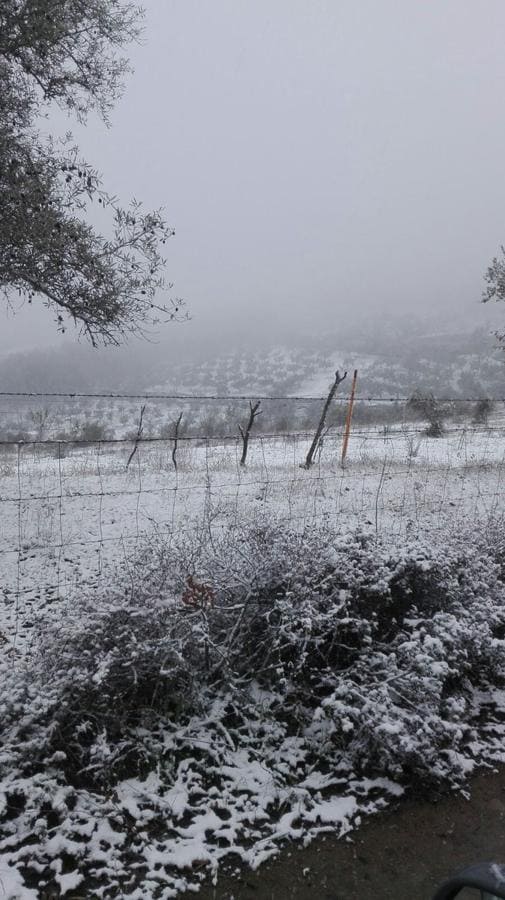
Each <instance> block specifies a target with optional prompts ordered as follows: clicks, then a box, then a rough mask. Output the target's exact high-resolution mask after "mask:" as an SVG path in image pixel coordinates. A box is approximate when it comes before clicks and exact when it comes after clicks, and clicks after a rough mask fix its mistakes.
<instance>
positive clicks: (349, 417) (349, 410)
mask: <svg viewBox="0 0 505 900" xmlns="http://www.w3.org/2000/svg"><path fill="white" fill-rule="evenodd" d="M357 380H358V370H357V369H355V370H354V375H353V379H352V387H351V396H350V397H349V406H348V408H347V415H346V417H345V427H344V440H343V441H342V459H341V465H342V467H343V465H344V463H345V458H346V456H347V447H348V445H349V435H350V433H351V422H352V411H353V407H354V396H355V394H356V382H357Z"/></svg>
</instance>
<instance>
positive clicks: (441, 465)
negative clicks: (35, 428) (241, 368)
mask: <svg viewBox="0 0 505 900" xmlns="http://www.w3.org/2000/svg"><path fill="white" fill-rule="evenodd" d="M504 437H505V434H504V430H503V423H502V422H501V421H499V420H495V421H494V422H493V423H492V425H491V427H489V428H466V429H464V428H461V427H458V428H455V427H454V428H453V430H452V431H451V430H450V429H448V430H447V432H446V434H445V435H444V436H443V437H441V438H438V439H430V438H427V437H426V436H425V435H423V434H422V433H421V431H420V430H419V429H414V428H413V427H409V428H408V429H404V430H402V429H401V428H397V429H387V430H381V431H379V430H378V429H377V430H372V429H369V430H367V431H362V432H359V431H358V430H356V431H355V432H354V434H353V436H352V439H351V443H350V446H349V453H348V459H347V461H346V464H345V466H344V467H342V465H341V462H340V450H341V437H340V436H339V435H333V436H332V435H331V434H330V435H327V436H326V438H325V441H324V445H323V447H322V451H321V454H320V455H319V456H318V458H317V460H316V462H315V464H314V465H313V467H312V468H311V469H310V470H306V469H305V468H303V467H302V466H301V463H303V461H304V459H305V455H306V453H307V450H308V447H309V444H310V436H309V435H296V436H290V437H285V438H275V439H274V438H268V437H263V438H259V437H256V436H255V437H254V438H253V440H252V441H251V445H250V450H249V457H248V461H247V466H246V467H245V468H242V467H241V466H240V464H239V460H240V450H241V447H240V446H239V443H238V442H236V441H234V440H231V441H230V440H229V441H222V440H221V441H217V440H216V441H210V440H209V441H204V442H202V441H199V440H194V441H181V443H180V444H179V448H178V454H177V463H178V465H177V469H175V468H174V465H173V460H172V449H173V445H172V443H171V442H170V441H162V440H151V441H146V442H141V443H139V444H138V446H137V448H136V450H135V453H134V455H133V456H131V454H132V451H133V450H134V449H135V448H134V445H133V444H132V443H124V442H109V443H106V442H104V443H101V444H98V445H97V444H90V445H80V446H70V445H66V444H63V443H59V444H58V443H55V444H24V445H22V444H19V445H18V446H17V447H14V448H9V449H4V451H3V452H2V455H1V457H0V514H1V516H2V519H1V521H2V527H1V532H0V565H1V566H2V572H1V585H2V592H3V603H2V619H1V623H0V632H1V633H2V637H3V638H4V640H3V641H2V645H1V647H0V649H1V650H2V656H1V657H0V663H1V672H2V679H3V686H2V684H1V682H0V723H1V727H2V729H3V731H2V741H1V742H0V822H1V824H2V828H1V830H0V897H2V896H3V897H5V898H6V900H19V898H27V900H29V898H34V900H35V898H36V897H38V896H40V891H39V887H40V884H43V885H51V886H53V887H54V885H57V886H58V888H59V890H60V891H61V893H62V894H65V893H66V894H68V896H69V897H73V896H74V893H73V892H74V891H76V893H75V896H97V897H102V898H104V900H107V898H110V900H112V898H117V897H129V898H130V900H157V898H163V900H169V898H172V897H175V896H177V894H178V893H179V892H181V891H183V890H185V889H191V890H196V889H197V887H198V884H199V882H200V880H201V878H202V877H203V876H204V874H212V875H214V876H215V877H217V874H218V872H219V869H220V867H221V866H222V865H223V864H225V865H227V866H229V867H231V868H233V867H234V866H237V864H238V863H245V864H248V865H251V866H258V865H260V864H261V863H262V862H263V861H264V860H265V859H267V858H269V857H270V856H272V855H273V854H275V853H276V852H278V850H279V848H280V847H282V846H283V845H285V844H286V842H291V841H300V842H304V841H309V840H310V839H311V838H312V837H314V835H316V834H319V833H321V832H325V831H329V832H333V833H337V834H340V835H343V834H346V833H347V832H348V831H350V830H351V829H354V828H356V827H358V826H359V824H360V822H361V820H362V818H363V817H364V816H366V815H369V814H371V813H374V812H377V811H379V810H380V809H382V808H384V807H385V806H386V805H388V804H389V803H390V802H391V801H392V800H394V799H395V798H396V797H398V796H400V795H401V794H402V793H403V792H404V791H405V790H406V789H408V788H409V785H410V783H411V781H412V780H416V779H419V780H420V781H421V783H424V782H426V783H428V784H429V783H431V782H434V783H436V784H438V785H441V786H442V787H448V786H452V787H455V786H458V785H461V783H462V781H463V780H464V778H465V776H466V775H468V774H470V773H471V772H472V771H474V770H475V768H476V767H478V766H483V765H484V766H485V765H494V764H497V763H502V762H505V753H504V751H503V740H504V735H505V713H504V710H505V691H504V689H503V687H504V685H503V673H504V668H505V639H504V637H503V635H504V634H505V582H504V579H503V571H502V569H503V565H502V562H503V555H504V548H503V540H502V529H501V524H500V523H501V520H502V517H503V514H504V513H505V502H504V497H505V492H504V490H503V474H504V463H505V444H504ZM130 457H131V459H130ZM129 459H130V464H129V465H128V460H129ZM256 523H258V527H256ZM487 525H489V528H487ZM252 526H254V527H252ZM326 537H327V540H326ZM185 538H187V541H185ZM137 553H140V554H143V555H141V556H140V557H139V558H138V559H137V558H136V554H137ZM139 560H141V561H139ZM119 570H121V571H119ZM188 573H189V574H191V573H195V577H196V579H197V581H196V593H195V592H194V587H193V588H191V587H189V588H188V587H187V585H189V586H191V585H192V584H193V586H194V582H191V579H189V580H188ZM185 585H186V590H185ZM199 585H200V586H199ZM202 585H203V588H202ZM205 585H211V588H207V587H205ZM97 588H98V589H97ZM202 589H203V593H201V591H202ZM188 590H189V594H188V593H187V591H188ZM199 590H200V593H199V592H198V591H199ZM215 598H217V599H216V602H215V603H214V599H215ZM251 598H253V599H251ZM39 636H41V640H42V643H41V644H40V645H39V646H38V647H37V641H36V640H35V639H36V638H38V637H39ZM13 649H14V652H13ZM27 650H28V651H31V650H33V652H28V653H26V652H25V651H27ZM171 667H172V668H171ZM152 673H154V676H153V677H154V682H155V685H156V687H155V689H154V694H152V693H149V691H150V690H151V689H150V687H149V685H150V681H149V679H150V678H151V676H152ZM216 673H219V675H220V677H219V678H216ZM265 673H266V674H265ZM221 676H222V677H221ZM160 683H163V685H164V686H163V688H162V689H160V691H159V692H158V685H159V684H160ZM138 684H140V685H143V686H144V688H142V690H145V691H147V693H146V694H143V693H142V690H141V692H140V696H139V695H138V694H137V685H138ZM164 692H166V695H167V696H168V698H169V701H170V704H172V705H169V707H168V711H167V710H166V709H165V708H164V707H163V706H161V707H160V709H159V710H158V709H157V708H156V706H155V698H156V697H159V696H165V693H164ZM146 698H147V705H146V707H145V708H144V706H143V705H142V704H143V702H144V701H145V700H146ZM139 703H140V705H139ZM136 704H137V705H136ZM116 708H117V713H116ZM132 709H133V710H140V712H139V715H141V716H143V717H144V718H141V720H140V726H139V727H138V728H137V727H136V725H135V723H133V724H130V720H129V719H128V715H130V713H131V710H132ZM125 710H127V711H128V714H127V716H126V718H124V715H125ZM116 715H117V717H118V718H117V719H116ZM122 717H123V718H122ZM118 728H119V732H118V730H117V729H118ZM118 734H119V737H118ZM125 760H130V763H129V768H128V766H126V765H125ZM111 761H112V762H111ZM116 766H117V767H118V768H117V771H116ZM2 891H3V895H2Z"/></svg>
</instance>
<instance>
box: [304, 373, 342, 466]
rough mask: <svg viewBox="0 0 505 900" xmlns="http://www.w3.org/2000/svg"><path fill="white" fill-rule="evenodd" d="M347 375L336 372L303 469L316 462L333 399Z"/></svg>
mask: <svg viewBox="0 0 505 900" xmlns="http://www.w3.org/2000/svg"><path fill="white" fill-rule="evenodd" d="M346 375H347V372H344V374H343V375H340V374H339V372H338V370H337V371H336V372H335V381H334V382H333V384H332V386H331V388H330V392H329V394H328V396H327V398H326V402H325V404H324V406H323V411H322V413H321V418H320V419H319V424H318V426H317V428H316V433H315V435H314V440H313V441H312V443H311V445H310V448H309V452H308V453H307V456H306V459H305V462H304V463H300V468H301V469H310V467H311V465H312V463H313V461H314V454H315V452H316V450H317V448H318V447H319V441H320V439H321V435H322V433H323V429H324V423H325V422H326V416H327V414H328V410H329V408H330V404H331V401H332V400H333V397H334V396H335V393H336V390H337V388H338V386H339V384H342V382H343V381H344V379H345V377H346Z"/></svg>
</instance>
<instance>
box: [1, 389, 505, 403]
mask: <svg viewBox="0 0 505 900" xmlns="http://www.w3.org/2000/svg"><path fill="white" fill-rule="evenodd" d="M428 394H430V392H427V395H428ZM0 397H12V398H18V399H19V398H21V397H24V398H35V397H37V398H39V399H40V398H51V397H56V398H58V399H67V400H75V399H88V400H170V401H172V402H175V401H193V400H199V401H202V402H212V401H219V402H226V401H236V400H245V401H254V400H261V401H265V402H266V401H268V400H271V401H279V402H280V401H283V402H291V401H296V402H298V401H302V400H303V401H320V400H326V397H327V394H325V395H317V396H314V395H312V396H310V395H306V394H300V395H296V394H291V395H284V394H261V393H260V392H258V393H257V394H168V393H167V394H161V393H160V394H153V393H145V394H121V393H114V392H96V393H95V392H85V391H67V392H65V391H0ZM355 400H356V402H359V401H361V402H363V403H408V402H409V400H412V396H409V397H401V396H397V397H387V396H386V397H383V396H382V397H375V396H366V395H359V394H357V395H356V397H355ZM436 400H437V401H438V402H439V403H481V402H484V401H488V402H490V403H505V397H487V396H485V397H437V398H436ZM347 401H348V397H347V395H340V396H338V395H337V396H336V397H335V398H334V402H340V403H344V402H345V403H346V402H347Z"/></svg>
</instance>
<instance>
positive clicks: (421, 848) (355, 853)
mask: <svg viewBox="0 0 505 900" xmlns="http://www.w3.org/2000/svg"><path fill="white" fill-rule="evenodd" d="M470 789H471V797H470V799H469V800H467V799H465V798H464V797H463V796H462V795H461V794H451V795H449V796H445V797H442V798H441V799H439V800H437V801H435V802H434V801H430V800H423V799H419V798H416V799H410V800H405V801H402V802H401V803H400V804H399V805H397V806H396V807H395V808H391V809H390V810H388V811H387V812H385V813H381V814H380V815H378V816H374V817H372V818H370V819H369V820H368V821H367V822H366V823H365V824H364V825H363V826H362V827H361V828H360V829H359V830H358V831H356V832H354V833H353V834H352V836H351V839H349V837H348V838H347V839H345V838H344V839H343V840H340V841H337V840H336V839H334V838H331V837H326V838H321V839H318V840H316V841H314V843H312V844H311V845H310V846H309V847H306V848H297V847H296V846H292V847H291V848H288V849H285V850H284V851H283V852H282V853H281V855H280V856H279V857H278V858H277V859H274V860H273V861H271V862H270V863H267V864H265V865H264V866H262V867H261V869H259V871H257V872H251V871H242V872H241V875H240V876H237V875H233V876H232V875H223V876H221V877H220V879H219V882H218V884H217V885H216V886H212V885H209V884H207V885H205V886H204V887H203V888H202V890H201V891H200V892H199V893H198V894H197V895H195V894H194V893H191V894H189V893H188V894H185V895H184V898H185V900H189V898H190V897H191V898H193V900H194V898H195V896H197V897H198V898H199V900H253V898H254V900H430V898H431V897H432V895H433V893H434V891H435V889H436V888H437V887H438V886H439V885H440V883H441V882H442V881H444V879H445V878H447V877H448V876H449V875H451V874H453V873H454V872H455V871H457V870H458V869H461V868H464V867H465V866H467V865H471V864H472V863H477V862H484V861H493V862H502V863H505V769H504V770H501V771H500V772H498V773H491V774H484V775H479V776H477V777H475V778H474V779H473V780H472V782H471V784H470ZM464 896H465V897H468V898H470V897H473V896H478V895H476V894H475V893H470V892H468V893H467V894H465V895H464ZM461 897H463V895H461Z"/></svg>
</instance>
